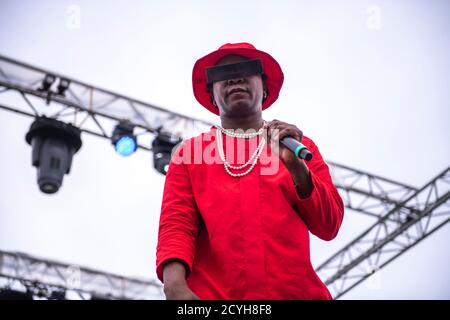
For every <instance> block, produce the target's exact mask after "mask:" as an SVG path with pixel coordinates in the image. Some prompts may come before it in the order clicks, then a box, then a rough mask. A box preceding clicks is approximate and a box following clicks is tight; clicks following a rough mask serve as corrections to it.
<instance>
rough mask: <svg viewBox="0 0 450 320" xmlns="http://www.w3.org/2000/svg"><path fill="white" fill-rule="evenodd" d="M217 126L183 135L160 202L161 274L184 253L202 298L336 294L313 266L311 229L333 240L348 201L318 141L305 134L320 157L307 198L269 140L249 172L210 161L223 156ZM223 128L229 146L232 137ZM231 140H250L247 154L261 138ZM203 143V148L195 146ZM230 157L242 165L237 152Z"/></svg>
mask: <svg viewBox="0 0 450 320" xmlns="http://www.w3.org/2000/svg"><path fill="white" fill-rule="evenodd" d="M216 130H217V129H216V128H215V127H211V130H210V131H209V132H205V133H202V134H201V135H199V136H197V137H194V138H191V139H188V140H185V141H183V144H182V146H181V147H179V148H178V149H177V150H176V152H175V153H174V155H173V156H172V159H171V162H170V165H169V170H168V172H167V176H166V180H165V185H164V194H163V201H162V207H161V217H160V225H159V235H158V245H157V253H156V271H157V275H158V278H159V279H160V280H161V281H163V278H162V275H163V267H164V262H165V261H167V260H168V259H172V258H177V259H180V260H182V261H183V262H184V263H185V265H186V268H187V283H188V285H189V287H190V288H191V290H192V291H193V292H194V293H195V294H197V295H198V296H199V297H200V299H331V298H332V297H331V295H330V293H329V291H328V289H327V288H326V286H325V285H324V284H323V282H322V281H321V280H320V279H319V277H318V276H317V274H316V273H315V271H314V269H313V267H312V265H311V261H310V253H309V247H310V246H309V232H311V233H312V234H314V235H316V236H317V237H319V238H321V239H323V240H331V239H333V238H334V237H335V236H336V234H337V232H338V230H339V227H340V225H341V222H342V219H343V215H344V206H343V202H342V199H341V197H340V195H339V193H338V192H337V190H336V188H335V187H334V185H333V182H332V180H331V177H330V173H329V169H328V166H327V164H326V163H325V162H324V160H323V159H322V156H321V155H320V153H319V150H318V148H317V147H316V145H315V144H314V142H313V141H312V140H311V139H309V138H308V137H306V136H303V139H302V143H303V144H304V145H305V146H306V147H308V149H309V150H310V151H311V152H312V153H313V155H314V157H313V159H312V160H311V161H309V162H307V166H308V168H309V169H310V171H311V179H312V183H313V191H312V193H311V195H310V196H309V197H308V198H306V199H302V198H300V197H299V195H298V194H297V192H296V189H295V186H294V182H293V180H292V177H291V175H290V173H289V171H288V170H287V169H286V167H285V166H284V164H283V163H282V161H281V160H279V158H278V156H276V154H275V153H272V152H271V150H270V148H269V147H268V146H267V145H266V147H265V148H264V149H263V152H262V153H261V156H260V158H259V160H258V162H257V164H256V166H255V167H254V168H253V170H252V171H251V172H250V173H249V174H247V175H245V176H243V177H239V178H237V177H232V176H230V175H229V174H228V173H227V172H226V171H225V169H224V166H223V163H222V162H221V161H220V163H212V164H211V163H209V164H208V163H206V161H205V159H206V158H208V155H210V156H211V157H209V160H210V162H211V158H215V159H218V154H217V150H216V143H215V133H216ZM221 134H222V137H223V141H224V143H223V145H226V143H225V141H226V140H225V139H226V138H227V136H225V135H224V134H223V133H221ZM228 139H230V138H228ZM231 139H234V140H241V142H242V141H244V142H245V151H246V156H245V161H246V160H248V159H249V156H250V155H251V154H253V151H254V150H255V148H256V143H253V144H251V143H250V142H249V141H250V140H252V139H237V138H231ZM254 139H257V140H254V141H253V142H255V141H256V142H259V139H260V138H259V137H257V138H254ZM199 146H201V148H200V149H201V152H202V155H199V152H195V150H196V149H195V148H196V147H197V151H198V150H199ZM241 147H242V145H241ZM224 148H225V150H226V151H225V152H227V149H226V146H225V147H224ZM229 150H231V148H229V149H228V151H229ZM234 150H235V152H236V151H237V150H238V144H237V143H236V144H235V148H234ZM241 150H242V148H241ZM235 155H236V153H235ZM274 157H277V158H274ZM199 159H200V160H204V161H203V163H198V162H199ZM226 159H227V161H228V162H230V163H231V164H233V165H237V164H242V163H237V162H236V161H237V157H236V156H235V157H234V158H231V159H233V161H230V158H229V157H227V158H226ZM194 160H197V162H196V163H194V162H195V161H194ZM274 160H279V161H278V163H279V166H278V167H277V170H276V171H275V172H273V173H272V174H261V173H262V169H263V168H266V169H267V168H269V167H270V166H272V167H276V166H274V165H273V163H274ZM200 162H201V161H200ZM242 171H243V170H241V171H240V172H242ZM272 171H273V169H272ZM232 172H235V170H234V171H233V170H232Z"/></svg>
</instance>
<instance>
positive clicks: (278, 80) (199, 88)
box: [192, 42, 284, 115]
mask: <svg viewBox="0 0 450 320" xmlns="http://www.w3.org/2000/svg"><path fill="white" fill-rule="evenodd" d="M230 54H238V55H241V56H244V57H248V58H249V59H260V60H261V63H262V67H263V71H264V74H265V75H266V80H265V83H266V88H267V97H266V100H265V101H264V102H263V104H262V110H264V109H267V108H268V107H270V105H271V104H272V103H274V102H275V101H276V100H277V99H278V94H279V93H280V90H281V86H282V85H283V80H284V75H283V71H282V70H281V67H280V65H279V64H278V62H277V61H276V60H275V59H274V58H273V57H272V56H271V55H270V54H268V53H266V52H264V51H260V50H257V49H256V48H255V47H254V46H253V45H252V44H250V43H246V42H241V43H227V44H224V45H223V46H221V47H220V48H219V49H218V50H216V51H213V52H211V53H210V54H208V55H206V56H204V57H203V58H200V59H198V60H197V62H196V63H195V65H194V69H193V70H192V87H193V90H194V96H195V98H196V99H197V101H198V102H200V104H201V105H202V106H204V107H205V108H206V109H208V110H209V111H211V112H212V113H214V114H217V115H219V109H217V108H216V107H215V106H214V105H213V104H212V101H211V98H210V92H209V91H208V88H207V86H206V71H205V68H207V67H212V66H214V65H215V64H216V63H217V61H219V60H220V59H221V58H223V57H225V56H227V55H230Z"/></svg>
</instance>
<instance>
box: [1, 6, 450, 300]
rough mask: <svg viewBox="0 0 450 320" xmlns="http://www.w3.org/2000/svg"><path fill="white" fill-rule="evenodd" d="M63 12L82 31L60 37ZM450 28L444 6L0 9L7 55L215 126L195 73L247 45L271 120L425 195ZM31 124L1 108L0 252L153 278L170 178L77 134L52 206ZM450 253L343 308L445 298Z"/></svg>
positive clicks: (328, 153)
mask: <svg viewBox="0 0 450 320" xmlns="http://www.w3.org/2000/svg"><path fill="white" fill-rule="evenodd" d="M70 5H76V6H78V7H79V8H80V10H81V11H80V12H81V16H80V17H81V20H80V22H81V24H80V28H79V29H73V28H69V27H67V23H68V20H69V19H70V14H69V13H68V12H67V8H68V7H69V6H70ZM374 6H375V7H374ZM371 8H375V9H371ZM373 10H375V11H376V10H379V13H380V15H379V18H380V19H379V20H378V22H379V23H378V24H377V21H374V19H375V20H376V17H374V15H373V12H374V11H373ZM449 17H450V2H449V1H445V0H443V1H425V0H422V1H412V0H410V1H406V0H404V1H365V0H360V1H308V2H307V1H245V2H244V1H225V2H220V3H219V2H217V3H215V2H213V1H195V2H188V1H95V2H94V1H12V0H10V1H5V0H0V53H1V54H3V55H6V56H9V57H12V58H15V59H17V60H19V61H24V62H27V63H30V64H33V65H36V66H39V67H42V68H45V69H48V70H52V71H55V72H58V73H62V74H66V75H68V76H70V77H73V78H75V79H78V80H81V81H84V82H87V83H90V84H93V85H96V86H99V87H102V88H106V89H109V90H111V91H114V92H117V93H122V94H126V95H128V96H131V97H134V98H137V99H140V100H143V101H147V102H150V103H154V104H156V105H159V106H163V107H166V108H168V109H171V110H174V111H177V112H180V113H185V114H188V115H191V116H195V117H197V118H203V119H205V120H209V121H212V122H215V123H218V118H217V117H216V116H214V115H212V114H209V112H208V111H206V110H204V109H203V108H202V107H201V106H200V105H199V104H198V103H197V102H196V100H195V98H194V96H193V94H192V87H191V72H192V66H193V64H194V62H195V61H196V59H198V58H200V57H201V56H203V55H205V54H207V53H209V52H211V51H213V50H215V49H217V48H218V47H219V46H220V45H222V44H224V43H227V42H243V41H245V42H251V43H253V44H254V45H255V46H256V47H257V48H259V49H261V50H264V51H267V52H269V53H270V54H272V55H273V56H274V57H275V58H276V59H277V60H278V61H279V63H280V65H281V67H282V68H283V71H284V74H285V83H284V86H283V89H282V91H281V95H280V98H279V100H278V101H277V102H276V103H275V104H274V105H273V106H272V107H271V108H270V109H269V110H267V111H265V112H264V113H263V117H264V119H266V120H267V119H269V120H270V119H273V118H277V119H279V120H282V121H285V122H289V123H293V124H295V125H297V126H298V127H299V128H301V129H302V130H303V132H304V134H305V135H307V136H309V137H310V138H312V139H313V140H314V141H315V142H316V144H317V145H318V147H319V149H320V151H321V153H322V155H323V156H324V157H325V158H326V159H328V160H333V161H336V162H340V163H343V164H346V165H348V166H352V167H355V168H358V169H361V170H365V171H368V172H372V173H375V174H378V175H381V176H385V177H389V178H391V179H394V180H397V181H400V182H404V183H407V184H411V185H413V186H416V187H421V186H423V185H424V184H425V183H426V182H428V181H429V180H430V179H432V178H433V177H434V176H436V175H437V174H438V173H440V172H441V171H442V170H444V169H445V168H446V167H447V166H448V165H449V159H450V148H449V143H448V138H449V136H450V129H449V126H448V123H449V120H450V108H449V105H448V101H450V94H449V88H450V83H449V79H450V62H449V56H450V36H449V31H450V20H449ZM0 101H1V102H3V103H5V104H8V103H7V102H8V101H4V100H2V97H1V95H0ZM31 121H32V119H30V118H26V117H22V116H19V115H16V114H12V113H8V112H6V111H2V110H0V135H1V137H2V141H3V147H2V151H1V157H0V176H1V179H0V248H1V249H4V250H11V251H22V252H26V253H29V254H32V255H35V256H38V257H39V256H40V257H46V258H51V259H54V260H60V261H62V262H66V263H73V264H79V265H81V266H90V267H93V268H97V269H101V270H105V271H110V272H115V273H119V274H123V275H128V276H138V277H145V278H154V277H156V275H155V247H156V239H157V230H158V220H159V210H160V206H161V199H162V188H163V185H164V176H161V175H160V174H158V173H156V171H155V170H154V169H153V167H152V160H151V154H150V153H148V152H145V151H138V152H137V153H136V154H134V155H133V156H132V157H129V158H121V157H119V156H117V155H116V154H115V153H114V150H113V148H112V146H111V145H110V143H109V142H108V141H106V140H104V139H99V138H96V137H91V136H88V135H84V136H83V147H82V149H81V150H80V152H79V153H78V154H77V155H76V156H75V157H74V161H73V165H72V172H71V174H70V175H69V176H66V177H65V178H64V182H63V186H62V188H61V189H60V191H59V193H57V194H56V195H53V196H47V195H44V194H42V193H40V191H39V190H38V186H37V183H36V169H35V168H34V167H32V166H31V160H30V158H31V148H30V147H29V146H28V145H27V144H26V143H25V140H24V136H25V133H26V132H27V130H28V128H29V125H30V124H31ZM424 150H425V151H426V153H427V155H428V156H424ZM371 223H372V220H371V219H370V218H368V217H366V216H361V215H358V214H357V213H354V212H350V211H347V212H346V217H345V220H344V225H343V227H342V229H341V232H340V234H339V236H338V237H337V238H336V239H335V240H334V241H333V242H323V241H320V240H318V239H317V238H314V237H312V247H311V251H312V259H313V264H314V265H315V266H318V265H319V264H320V263H321V262H322V261H324V260H325V259H326V258H328V257H329V256H330V255H331V254H333V253H334V252H335V251H337V250H338V249H339V248H341V247H342V246H343V245H344V244H346V243H347V242H348V241H349V240H350V239H352V238H354V237H355V236H357V235H358V234H359V233H360V232H361V231H362V230H363V229H365V228H366V227H367V226H369V225H370V224H371ZM449 242H450V226H449V225H447V226H445V227H444V228H442V229H440V230H439V231H438V232H436V233H435V234H433V235H432V236H430V237H429V238H427V239H425V240H424V241H423V242H422V243H420V244H419V245H417V246H416V247H415V248H413V249H411V250H410V251H408V252H407V253H405V254H404V255H402V256H401V257H400V258H398V259H396V260H395V261H394V262H392V263H391V264H389V265H388V266H387V267H385V268H384V269H383V270H382V271H381V274H380V286H379V287H378V288H374V287H373V286H370V285H368V284H367V283H362V284H360V285H359V286H358V287H356V288H355V289H353V290H352V291H350V292H349V293H348V294H347V295H346V296H344V298H346V299H357V298H362V299H436V298H444V299H450V273H449V270H450V253H449V250H448V247H447V244H448V243H449Z"/></svg>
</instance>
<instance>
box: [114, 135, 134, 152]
mask: <svg viewBox="0 0 450 320" xmlns="http://www.w3.org/2000/svg"><path fill="white" fill-rule="evenodd" d="M136 147H137V145H136V140H135V139H134V138H133V137H130V136H123V137H121V138H120V139H119V140H118V141H117V142H116V152H117V153H118V154H120V155H121V156H124V157H127V156H129V155H131V154H132V153H134V152H135V151H136Z"/></svg>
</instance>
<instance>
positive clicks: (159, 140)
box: [152, 133, 182, 175]
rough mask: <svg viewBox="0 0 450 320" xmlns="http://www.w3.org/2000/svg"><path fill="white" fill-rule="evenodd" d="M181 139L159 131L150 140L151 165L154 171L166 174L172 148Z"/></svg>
mask: <svg viewBox="0 0 450 320" xmlns="http://www.w3.org/2000/svg"><path fill="white" fill-rule="evenodd" d="M181 141H182V139H181V138H175V137H172V136H170V135H167V134H163V133H159V134H158V135H157V136H156V137H155V139H153V141H152V151H153V166H154V167H155V169H156V171H158V172H159V173H162V174H164V175H166V174H167V170H168V168H169V163H170V159H171V157H172V150H173V148H174V147H175V146H177V145H178V144H179V143H180V142H181Z"/></svg>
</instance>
